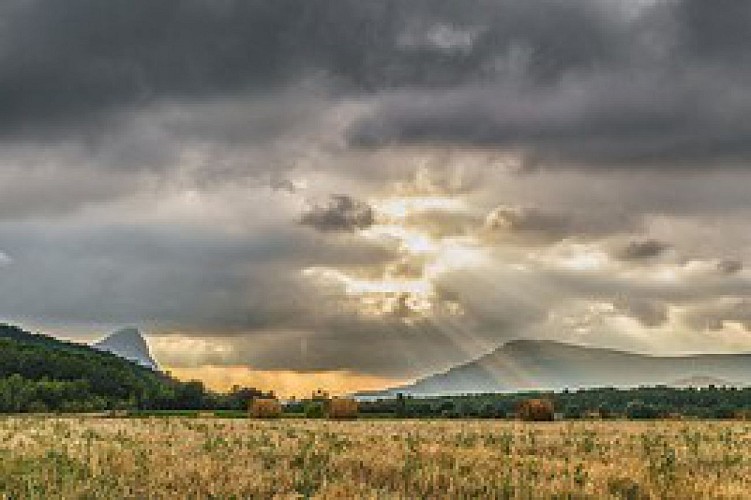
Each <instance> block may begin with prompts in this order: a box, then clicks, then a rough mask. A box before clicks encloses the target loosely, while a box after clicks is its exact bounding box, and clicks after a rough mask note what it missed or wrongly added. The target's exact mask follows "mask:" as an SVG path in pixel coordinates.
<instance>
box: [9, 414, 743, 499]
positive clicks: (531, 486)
mask: <svg viewBox="0 0 751 500" xmlns="http://www.w3.org/2000/svg"><path fill="white" fill-rule="evenodd" d="M749 450H751V424H749V423H745V422H667V421H663V422H644V423H635V422H608V421H606V422H556V423H521V422H504V421H460V420H455V421H448V420H446V421H389V420H361V421H353V422H336V421H321V420H307V421H306V420H275V421H259V420H249V419H248V420H242V419H238V420H219V419H181V418H171V419H157V418H155V419H135V420H129V419H96V418H67V419H63V418H61V419H52V418H32V417H30V418H19V417H11V418H4V419H0V492H4V494H5V497H6V498H187V497H190V498H207V497H212V498H247V497H254V498H269V497H273V496H275V495H276V496H277V497H280V498H294V497H305V496H316V497H327V498H354V497H360V498H363V497H365V498H405V497H406V498H417V497H429V498H436V497H454V498H456V497H464V498H478V497H480V498H550V497H556V498H586V497H590V498H592V497H597V498H602V497H605V498H607V497H610V498H630V499H637V498H681V499H687V498H706V497H712V498H715V497H724V498H744V497H745V498H748V495H749V492H750V491H751V474H749V472H751V468H750V467H749V465H750V461H749V458H750V457H751V452H750V451H749ZM2 496H3V493H0V497H2Z"/></svg>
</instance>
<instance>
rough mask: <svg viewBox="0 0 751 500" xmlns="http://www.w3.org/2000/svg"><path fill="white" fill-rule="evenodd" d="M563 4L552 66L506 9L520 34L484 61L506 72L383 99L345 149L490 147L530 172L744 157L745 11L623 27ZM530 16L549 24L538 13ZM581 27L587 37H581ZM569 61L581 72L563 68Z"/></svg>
mask: <svg viewBox="0 0 751 500" xmlns="http://www.w3.org/2000/svg"><path fill="white" fill-rule="evenodd" d="M566 5H567V8H568V9H570V11H571V12H575V13H576V12H578V13H579V15H578V16H568V17H562V18H554V19H556V20H555V21H554V22H551V25H550V26H549V29H550V32H549V33H555V35H556V36H557V37H558V38H557V39H556V42H557V43H556V46H557V47H562V49H560V51H561V53H562V54H563V55H562V56H561V57H557V55H558V54H557V53H553V54H546V49H547V48H548V45H547V44H546V42H545V40H544V39H543V38H541V37H540V36H539V33H538V32H537V31H535V29H534V26H535V25H534V23H531V22H530V19H527V18H524V17H523V16H518V13H517V11H515V10H514V9H509V10H506V11H504V12H505V14H506V15H508V16H510V17H511V18H512V19H515V21H517V22H519V23H520V26H523V27H521V28H520V29H521V32H522V33H523V34H521V35H520V36H519V37H518V38H516V39H514V42H513V43H514V44H516V45H512V44H509V45H508V46H506V47H505V51H504V50H498V51H497V52H496V57H497V58H498V59H499V60H502V61H506V66H502V68H503V70H502V71H501V72H500V73H498V74H496V75H495V77H493V78H485V79H475V80H474V81H472V82H469V83H465V84H462V85H454V86H451V87H450V88H442V89H434V90H432V91H430V92H426V91H425V90H424V89H420V90H414V89H404V90H402V91H400V92H392V93H390V95H388V96H385V97H384V98H383V99H382V100H381V101H380V102H378V103H376V104H375V105H374V107H373V111H372V112H371V114H370V115H369V116H367V117H366V118H365V119H363V120H361V121H360V122H359V123H357V124H356V125H354V126H353V128H352V129H351V131H350V140H351V142H352V144H354V145H360V146H366V147H374V146H375V147H377V146H381V145H388V144H405V143H406V144H410V143H423V144H430V143H449V144H451V143H453V144H456V143H462V144H469V145H482V146H493V147H500V148H506V149H515V150H519V151H520V152H522V153H523V154H524V155H526V156H531V157H534V158H536V161H535V164H536V165H541V166H552V165H569V166H582V165H584V166H666V165H671V166H688V167H697V166H701V167H707V166H723V165H744V164H745V163H746V162H747V160H748V159H749V158H751V148H750V147H749V144H751V141H749V139H750V138H751V128H750V127H749V126H748V121H747V120H746V119H745V116H746V115H747V114H748V112H749V111H751V92H749V91H748V88H749V86H748V83H749V81H751V71H748V70H747V68H748V65H747V64H743V63H744V62H745V61H747V60H748V55H747V54H748V53H749V49H751V42H749V36H748V35H747V29H746V27H745V26H746V24H745V23H744V22H743V20H744V19H748V18H749V16H750V14H749V12H750V11H751V6H749V5H748V4H746V3H743V2H736V3H728V4H725V3H723V5H722V6H716V5H715V4H712V5H708V4H707V3H706V2H695V1H685V2H655V4H654V5H653V6H644V7H642V8H641V10H640V11H639V12H638V13H637V14H635V15H633V16H625V15H623V12H619V11H618V9H611V10H610V15H600V16H593V15H589V16H587V15H586V14H585V13H587V12H589V13H590V14H591V12H593V11H596V12H600V13H601V14H602V11H601V10H600V9H602V8H603V7H604V5H606V4H603V3H597V2H586V3H579V2H567V3H566ZM610 5H611V7H612V4H610ZM535 6H536V7H540V9H539V11H538V15H539V16H549V17H552V16H550V11H549V10H548V9H550V6H549V4H542V5H538V4H535ZM723 9H724V10H723ZM718 11H721V12H718ZM490 22H491V23H492V21H490ZM582 23H590V24H594V25H595V26H597V28H591V27H590V28H589V29H586V30H583V31H582V30H580V27H581V26H580V25H581V24H582ZM492 29H493V28H490V31H491V32H492ZM593 33H596V34H598V36H601V37H603V38H604V39H605V40H606V42H605V44H606V46H607V47H608V50H607V51H605V52H604V53H601V54H587V53H586V52H585V51H582V50H581V49H580V47H579V46H578V43H580V42H581V41H582V40H585V41H586V43H590V44H597V43H598V39H597V38H596V37H595V36H594V35H593ZM624 33H625V34H627V36H624ZM514 47H517V48H518V47H522V48H523V49H524V50H521V49H517V50H516V51H514V50H513V48H514ZM569 51H570V53H571V54H577V55H579V56H582V59H583V60H584V61H586V64H582V63H581V62H582V60H581V59H577V58H575V57H566V54H567V53H569ZM734 54H736V55H737V57H735V56H734ZM548 57H550V59H552V60H554V61H556V63H557V66H556V71H555V72H553V73H552V74H551V75H550V77H549V78H546V79H541V78H540V75H539V71H538V68H539V60H540V59H542V60H544V61H547V60H549V59H548ZM509 68H514V69H513V71H512V70H511V69H509Z"/></svg>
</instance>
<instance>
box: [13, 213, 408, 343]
mask: <svg viewBox="0 0 751 500" xmlns="http://www.w3.org/2000/svg"><path fill="white" fill-rule="evenodd" d="M0 241H2V242H3V252H5V253H7V254H8V255H9V256H10V257H11V259H12V260H11V261H10V262H9V263H8V264H7V265H5V266H3V267H2V268H0V275H1V277H2V287H0V313H1V314H3V315H4V316H5V317H16V318H36V319H38V320H40V321H42V320H44V321H49V322H63V323H64V322H80V321H94V322H103V323H118V322H122V323H143V324H159V325H172V326H175V327H183V328H189V327H197V326H200V327H202V328H214V329H219V330H227V329H229V330H238V329H263V328H272V329H273V328H281V327H284V326H288V325H300V324H305V323H306V322H309V321H314V319H313V318H314V315H315V314H317V313H316V311H315V310H313V309H312V308H311V306H310V298H311V297H315V296H317V295H318V294H320V293H321V292H320V291H318V290H317V289H316V288H315V287H314V286H313V285H312V284H310V283H309V282H308V281H307V280H305V279H303V277H302V276H301V275H300V270H301V269H302V268H305V267H306V266H309V265H324V266H325V265H339V266H344V267H347V266H353V267H358V266H373V265H375V266H382V265H384V264H385V263H388V262H390V261H392V260H393V259H394V258H395V254H394V253H393V252H391V250H390V249H389V248H385V247H380V246H377V245H374V244H368V243H365V242H359V241H343V240H338V239H337V240H336V241H329V240H325V239H321V238H317V237H315V235H312V234H310V233H309V232H306V231H301V230H295V229H294V228H292V229H284V228H283V227H281V228H275V229H273V230H271V229H265V230H263V231H261V232H259V231H254V232H251V233H249V234H247V235H232V234H227V233H226V232H224V231H222V230H216V231H213V230H208V229H206V228H205V227H200V226H196V227H190V226H188V227H186V226H171V225H162V226H160V225H149V226H143V225H141V226H135V225H134V226H130V227H124V226H122V225H115V226H100V225H96V224H91V225H89V226H88V227H80V226H77V225H76V224H69V223H67V224H60V225H58V226H57V227H55V226H54V225H47V224H35V223H25V224H5V225H3V226H0ZM314 302H315V301H314ZM321 302H323V297H322V298H321Z"/></svg>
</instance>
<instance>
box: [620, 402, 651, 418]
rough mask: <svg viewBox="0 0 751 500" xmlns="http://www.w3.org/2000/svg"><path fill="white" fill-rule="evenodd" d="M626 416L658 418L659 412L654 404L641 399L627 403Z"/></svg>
mask: <svg viewBox="0 0 751 500" xmlns="http://www.w3.org/2000/svg"><path fill="white" fill-rule="evenodd" d="M625 413H626V417H628V418H630V419H632V420H646V419H652V418H657V416H658V412H657V408H655V406H654V405H651V404H648V403H645V402H644V401H641V400H634V401H630V402H629V403H628V404H627V405H626V411H625Z"/></svg>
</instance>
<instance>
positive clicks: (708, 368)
mask: <svg viewBox="0 0 751 500" xmlns="http://www.w3.org/2000/svg"><path fill="white" fill-rule="evenodd" d="M692 380H701V381H707V380H720V381H724V380H731V381H733V382H734V383H735V384H738V385H751V354H703V355H695V356H674V357H666V356H662V357H660V356H646V355H641V354H635V353H630V352H625V351H618V350H613V349H602V348H592V347H583V346H576V345H571V344H564V343H559V342H553V341H546V340H515V341H511V342H508V343H506V344H504V345H503V346H501V347H499V348H498V349H496V350H494V351H493V352H490V353H489V354H486V355H484V356H482V357H480V358H478V359H476V360H474V361H471V362H469V363H465V364H462V365H458V366H456V367H453V368H451V369H449V370H448V371H446V372H444V373H438V374H435V375H431V376H428V377H425V378H422V379H419V380H417V381H416V382H414V383H413V384H409V385H405V386H402V387H395V388H392V389H386V390H384V391H376V392H363V393H360V394H358V396H359V397H362V398H373V397H389V396H394V395H395V394H397V393H404V394H411V395H416V396H433V395H450V394H470V393H489V392H516V391H525V390H562V389H565V388H570V389H574V388H588V387H637V386H655V385H677V383H676V381H692Z"/></svg>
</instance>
